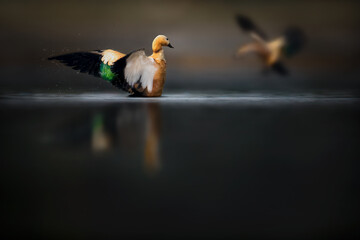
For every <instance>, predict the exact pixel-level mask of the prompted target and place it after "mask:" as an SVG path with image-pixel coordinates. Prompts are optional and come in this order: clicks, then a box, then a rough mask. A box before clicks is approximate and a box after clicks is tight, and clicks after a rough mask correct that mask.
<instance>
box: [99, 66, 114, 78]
mask: <svg viewBox="0 0 360 240" xmlns="http://www.w3.org/2000/svg"><path fill="white" fill-rule="evenodd" d="M100 75H101V77H102V78H103V79H105V80H106V81H109V82H111V81H112V80H113V79H114V78H115V77H116V76H117V74H115V73H113V72H112V71H111V66H109V65H107V64H104V63H101V65H100Z"/></svg>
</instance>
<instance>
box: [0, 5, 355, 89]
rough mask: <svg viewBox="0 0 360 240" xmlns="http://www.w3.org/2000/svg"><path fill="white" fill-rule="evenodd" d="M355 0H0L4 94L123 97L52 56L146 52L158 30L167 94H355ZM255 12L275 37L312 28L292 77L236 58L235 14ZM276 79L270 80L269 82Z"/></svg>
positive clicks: (292, 63)
mask: <svg viewBox="0 0 360 240" xmlns="http://www.w3.org/2000/svg"><path fill="white" fill-rule="evenodd" d="M359 6H360V3H359V2H358V1H331V0H329V1H319V0H315V1H294V0H291V1H282V0H277V1H247V0H244V1H157V0H154V1H66V0H65V1H1V8H0V16H1V19H0V30H1V36H2V37H1V40H0V42H1V46H2V50H1V52H2V53H1V57H0V61H1V62H0V63H1V72H2V77H1V81H0V84H1V85H0V87H1V91H2V92H4V91H19V90H20V91H21V90H26V91H30V90H31V91H61V92H68V91H94V88H95V89H99V90H101V91H116V89H113V87H112V86H110V85H109V84H107V83H106V82H101V81H99V79H95V78H93V77H89V76H86V75H79V76H77V77H76V78H75V79H73V78H72V77H73V76H74V72H72V71H71V70H70V69H65V68H63V67H62V66H59V65H56V64H55V63H51V62H48V61H47V60H46V59H47V57H49V56H53V55H58V54H63V53H67V52H74V51H87V50H93V49H108V48H112V49H115V50H119V51H121V52H124V53H127V52H130V51H132V50H134V49H139V48H146V52H147V54H149V55H150V54H151V43H152V40H153V39H154V37H155V36H157V35H158V34H165V35H166V36H168V37H169V38H170V40H171V42H172V44H173V45H174V46H175V49H166V50H165V54H166V58H167V60H168V71H167V80H168V81H167V83H166V88H167V89H170V90H173V89H183V90H188V89H200V90H203V89H220V90H223V89H227V90H235V91H248V90H263V89H274V90H282V91H299V90H303V89H306V90H308V89H316V90H324V89H325V90H326V89H331V90H334V89H336V90H339V89H340V90H344V89H346V90H358V89H359V81H358V78H359V69H358V66H359V61H360V60H359V51H360V48H359V42H360V33H359V28H360V21H359V20H360V16H359V14H358V11H359V9H360V8H359ZM237 13H242V14H246V15H248V16H250V17H251V18H253V20H254V21H255V22H256V23H257V24H258V25H259V26H260V27H262V28H263V29H264V31H266V32H267V33H268V35H269V36H270V37H274V38H275V37H278V36H280V35H281V34H282V32H283V31H284V29H285V28H286V27H287V26H289V25H296V26H299V27H301V28H303V30H304V31H305V33H306V35H307V38H308V42H307V45H306V48H305V49H304V51H302V52H301V53H300V54H299V55H298V56H295V57H294V58H293V59H290V60H289V61H288V62H287V64H288V67H289V69H290V71H291V72H292V75H291V77H290V78H286V79H284V78H280V77H278V76H276V75H270V76H267V77H265V78H264V76H263V75H262V74H261V73H260V70H261V67H260V64H259V62H258V61H257V59H256V58H255V57H251V56H249V57H246V58H243V59H241V60H237V61H236V60H235V59H234V57H233V56H234V53H235V51H236V49H237V47H239V46H240V45H241V44H244V43H246V42H248V41H249V40H250V39H249V37H248V36H246V35H245V34H243V33H242V32H241V31H240V30H239V28H238V26H237V24H236V22H235V20H234V16H235V14H237ZM269 82H270V83H269Z"/></svg>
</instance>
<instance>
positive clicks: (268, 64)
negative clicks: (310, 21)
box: [236, 14, 305, 76]
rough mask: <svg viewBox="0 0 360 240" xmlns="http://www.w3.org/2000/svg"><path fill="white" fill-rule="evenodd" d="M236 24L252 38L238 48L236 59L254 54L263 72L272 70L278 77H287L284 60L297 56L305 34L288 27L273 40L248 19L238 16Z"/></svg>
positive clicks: (300, 30)
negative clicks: (260, 63)
mask: <svg viewBox="0 0 360 240" xmlns="http://www.w3.org/2000/svg"><path fill="white" fill-rule="evenodd" d="M236 22H237V24H238V25H239V27H240V28H241V29H242V30H243V31H244V32H245V33H247V34H249V35H250V37H251V38H252V42H251V43H247V44H245V45H243V46H241V47H239V48H238V49H237V51H236V57H241V56H243V55H245V54H248V53H255V54H257V55H258V56H259V58H260V60H261V62H262V63H263V66H265V68H264V70H265V71H266V72H267V71H268V70H272V71H274V72H276V73H278V74H280V75H283V76H285V75H288V74H289V70H288V69H287V67H286V66H285V64H284V63H283V60H284V58H286V57H288V58H289V57H292V56H294V55H295V54H297V53H298V52H299V51H300V50H301V49H302V48H303V46H304V44H305V34H304V32H303V30H302V29H300V28H299V27H297V26H289V27H287V28H286V29H285V31H284V34H282V35H281V36H280V37H277V38H275V39H270V40H269V38H268V37H267V35H266V34H265V32H264V31H263V30H262V29H260V28H259V27H258V26H257V25H256V24H255V23H254V22H253V21H252V20H251V19H250V18H249V17H247V16H244V15H241V14H238V15H236Z"/></svg>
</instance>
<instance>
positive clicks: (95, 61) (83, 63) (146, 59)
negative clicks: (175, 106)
mask: <svg viewBox="0 0 360 240" xmlns="http://www.w3.org/2000/svg"><path fill="white" fill-rule="evenodd" d="M163 46H167V47H170V48H173V46H172V45H171V44H170V41H169V39H168V38H167V37H166V36H164V35H158V36H157V37H156V38H155V39H154V41H153V43H152V50H153V54H152V55H151V56H146V54H145V50H144V49H139V50H136V51H132V52H130V53H128V54H124V53H121V52H118V51H115V50H112V49H107V50H95V51H89V52H75V53H69V54H65V55H60V56H55V57H50V58H49V60H58V61H60V62H61V63H64V64H65V65H67V66H69V67H72V69H74V70H80V72H82V73H88V74H91V75H94V76H96V77H101V78H103V79H105V80H106V81H108V82H110V83H112V85H114V86H115V87H117V88H120V89H122V90H125V91H127V92H129V93H130V94H131V95H133V96H140V97H160V96H161V94H162V91H163V88H164V84H165V77H166V60H165V55H164V50H163Z"/></svg>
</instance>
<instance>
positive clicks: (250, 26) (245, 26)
mask: <svg viewBox="0 0 360 240" xmlns="http://www.w3.org/2000/svg"><path fill="white" fill-rule="evenodd" d="M236 21H237V23H238V24H239V26H240V27H241V29H242V30H244V31H253V30H255V29H256V27H255V24H254V23H253V21H252V20H251V19H250V18H249V17H247V16H245V15H242V14H237V15H236Z"/></svg>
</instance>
